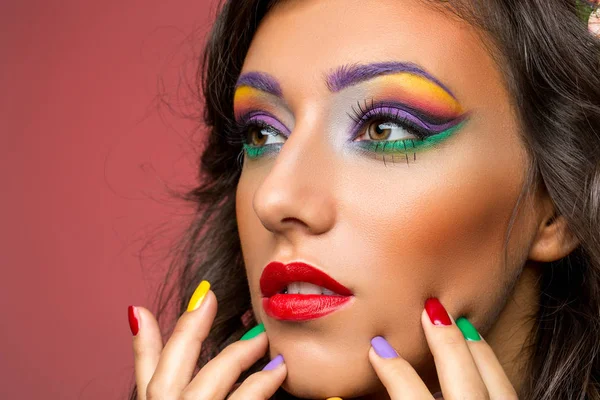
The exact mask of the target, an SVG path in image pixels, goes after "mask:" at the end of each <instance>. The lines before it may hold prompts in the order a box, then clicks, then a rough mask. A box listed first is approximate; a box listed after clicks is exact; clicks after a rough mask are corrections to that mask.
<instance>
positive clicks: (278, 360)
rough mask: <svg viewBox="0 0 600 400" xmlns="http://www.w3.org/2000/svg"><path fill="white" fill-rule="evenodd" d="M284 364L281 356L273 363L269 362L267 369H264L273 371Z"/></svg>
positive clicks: (264, 369)
mask: <svg viewBox="0 0 600 400" xmlns="http://www.w3.org/2000/svg"><path fill="white" fill-rule="evenodd" d="M282 363H283V356H282V355H281V354H280V355H278V356H277V357H275V358H274V359H272V360H271V361H269V363H268V364H267V365H265V367H264V368H263V369H262V370H263V371H270V370H272V369H275V368H277V367H278V366H279V364H282Z"/></svg>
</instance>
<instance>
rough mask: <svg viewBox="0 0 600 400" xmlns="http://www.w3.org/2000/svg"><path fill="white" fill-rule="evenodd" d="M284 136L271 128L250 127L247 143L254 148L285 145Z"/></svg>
mask: <svg viewBox="0 0 600 400" xmlns="http://www.w3.org/2000/svg"><path fill="white" fill-rule="evenodd" d="M283 142H284V140H283V137H282V135H281V134H280V133H279V132H278V131H276V130H275V129H274V128H273V127H270V126H261V125H250V126H249V127H248V131H247V136H246V143H247V144H248V145H250V146H252V147H263V146H266V145H269V144H274V143H283Z"/></svg>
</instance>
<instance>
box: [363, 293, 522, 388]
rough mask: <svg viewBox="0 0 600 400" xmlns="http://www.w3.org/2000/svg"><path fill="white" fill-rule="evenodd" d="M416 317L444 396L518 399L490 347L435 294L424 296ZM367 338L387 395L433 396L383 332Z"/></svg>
mask: <svg viewBox="0 0 600 400" xmlns="http://www.w3.org/2000/svg"><path fill="white" fill-rule="evenodd" d="M421 323H422V325H423V329H424V330H425V337H426V338H427V343H428V344H429V348H430V349H431V352H432V353H433V358H434V360H435V366H436V369H437V373H438V379H439V381H440V385H441V387H442V393H443V396H444V397H443V398H444V399H445V400H454V399H465V400H469V399H492V400H495V399H502V400H509V399H517V394H516V392H515V389H514V388H513V386H512V384H511V383H510V381H509V380H508V377H507V376H506V373H505V372H504V370H503V368H502V366H501V365H500V362H499V361H498V359H497V358H496V356H495V354H494V352H493V351H492V348H491V347H490V346H489V345H488V344H487V343H486V342H485V341H484V340H482V339H481V336H480V335H479V333H477V331H476V330H475V328H474V327H473V326H472V325H471V324H470V322H469V321H467V320H466V319H465V318H459V319H458V321H456V322H455V321H454V320H453V319H451V318H450V316H449V315H448V313H447V312H446V310H445V309H444V307H443V306H442V305H441V303H440V302H439V301H438V300H437V299H429V300H427V303H426V304H425V310H423V313H422V314H421ZM457 325H458V326H457ZM459 327H460V328H459ZM461 331H462V332H461ZM465 339H466V340H465ZM371 344H372V347H371V349H370V350H369V360H370V362H371V365H373V368H374V369H375V372H376V373H377V375H378V376H379V379H380V380H381V382H382V383H383V385H384V386H385V388H386V389H387V391H388V394H389V395H390V398H391V399H392V400H400V399H410V400H414V399H432V398H433V396H432V395H431V393H430V392H429V390H428V389H427V386H425V383H424V382H423V381H422V380H421V378H420V377H419V375H418V374H417V372H416V371H415V370H414V369H413V367H412V366H411V365H410V364H409V363H408V362H407V361H406V360H404V359H403V358H402V357H400V356H399V355H398V353H397V352H396V351H395V350H394V349H393V347H392V346H390V344H389V343H388V342H387V341H386V340H385V339H384V338H382V337H380V336H378V337H376V338H374V339H373V340H372V341H371Z"/></svg>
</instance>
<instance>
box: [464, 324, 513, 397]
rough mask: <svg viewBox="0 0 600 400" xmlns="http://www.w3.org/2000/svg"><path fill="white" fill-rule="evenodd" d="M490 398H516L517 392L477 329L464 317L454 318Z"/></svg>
mask: <svg viewBox="0 0 600 400" xmlns="http://www.w3.org/2000/svg"><path fill="white" fill-rule="evenodd" d="M456 326H458V328H459V329H460V330H461V332H462V334H463V336H464V338H465V339H466V341H467V346H468V347H469V350H470V352H471V356H472V357H473V360H474V361H475V365H476V366H477V369H478V370H479V373H480V375H481V378H482V379H483V382H484V384H485V386H486V387H487V390H488V392H489V394H490V398H491V399H492V400H495V399H503V400H504V399H506V400H508V399H517V392H516V391H515V389H514V387H513V385H512V383H511V382H510V380H509V379H508V376H506V372H504V368H502V365H501V364H500V361H498V358H497V357H496V354H494V351H493V350H492V348H491V347H490V345H489V344H487V342H486V341H485V340H483V339H482V338H481V335H479V333H478V332H477V329H475V327H474V326H473V325H472V324H471V323H470V322H469V320H467V319H466V318H464V317H461V318H459V319H457V320H456Z"/></svg>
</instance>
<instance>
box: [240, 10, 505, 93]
mask: <svg viewBox="0 0 600 400" xmlns="http://www.w3.org/2000/svg"><path fill="white" fill-rule="evenodd" d="M390 60H397V61H409V62H413V63H416V64H418V65H422V66H424V67H425V68H426V69H427V70H428V71H430V72H431V73H433V74H434V75H435V76H436V77H438V78H440V79H441V80H442V81H444V82H446V83H448V82H449V83H450V84H453V85H455V86H460V84H461V81H464V80H471V81H472V80H478V81H479V80H482V79H483V78H489V75H490V74H493V73H494V71H493V70H494V69H495V66H494V65H493V63H492V62H491V58H490V57H489V55H488V53H487V52H486V50H485V48H484V46H483V45H482V43H481V38H480V36H479V35H478V33H477V32H476V30H475V29H474V28H473V27H471V26H470V25H468V24H467V23H466V22H464V21H462V20H460V19H458V18H456V17H455V16H452V15H451V14H450V13H449V12H447V11H443V10H441V9H440V8H439V7H434V6H432V5H431V4H429V3H428V2H425V1H416V0H412V1H403V0H327V1H323V0H287V1H283V2H281V3H279V4H278V5H277V6H276V7H274V8H273V9H272V10H271V11H270V12H269V14H268V15H267V16H266V17H265V19H264V20H263V21H262V22H261V25H260V26H259V29H258V31H257V33H256V35H255V37H254V39H253V42H252V44H251V47H250V49H249V52H248V54H247V56H246V59H245V63H244V67H243V72H246V71H264V72H268V73H269V74H271V75H273V76H275V77H276V78H277V79H278V80H279V81H280V82H281V84H282V87H283V90H284V91H286V88H287V89H288V90H291V89H293V88H297V89H303V90H304V91H307V90H312V91H322V90H323V91H325V90H326V83H325V77H326V76H327V75H328V74H330V73H331V71H332V70H334V69H335V68H337V67H339V66H340V65H345V64H354V63H368V62H378V61H390ZM484 80H485V79H484Z"/></svg>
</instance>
